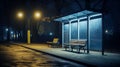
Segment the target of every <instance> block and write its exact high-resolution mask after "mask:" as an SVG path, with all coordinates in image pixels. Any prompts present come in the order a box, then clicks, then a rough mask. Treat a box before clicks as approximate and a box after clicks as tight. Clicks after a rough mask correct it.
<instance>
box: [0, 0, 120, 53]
mask: <svg viewBox="0 0 120 67" xmlns="http://www.w3.org/2000/svg"><path fill="white" fill-rule="evenodd" d="M86 9H88V10H92V11H96V12H101V13H103V15H104V17H103V22H104V28H105V30H106V29H107V30H108V31H109V33H107V34H104V35H105V36H104V38H105V39H104V40H105V49H106V50H111V51H118V52H119V49H120V17H119V16H120V2H119V0H0V26H6V27H11V28H12V29H14V30H16V31H21V30H22V31H23V32H24V36H23V38H22V40H21V39H20V40H18V41H22V42H25V41H26V35H25V34H26V30H27V29H26V27H27V26H26V25H27V23H26V22H27V20H26V19H23V20H18V19H17V17H16V12H17V11H19V10H21V11H24V12H25V13H26V15H28V14H32V12H33V11H34V10H40V11H41V12H42V14H43V18H46V17H48V18H50V19H48V20H47V19H46V21H35V20H34V19H31V26H32V28H31V30H32V33H33V32H34V33H33V34H32V35H33V36H32V38H33V39H32V42H35V43H39V42H40V43H41V42H46V41H50V40H52V38H54V37H58V38H60V39H61V24H60V23H57V22H54V21H53V19H52V18H57V17H61V16H66V15H69V14H73V13H76V12H79V11H82V10H86ZM38 23H40V26H41V27H40V28H41V29H40V30H42V32H43V33H38V29H36V27H37V25H39V24H38ZM50 32H52V33H53V35H52V36H51V35H50ZM0 33H1V32H0Z"/></svg>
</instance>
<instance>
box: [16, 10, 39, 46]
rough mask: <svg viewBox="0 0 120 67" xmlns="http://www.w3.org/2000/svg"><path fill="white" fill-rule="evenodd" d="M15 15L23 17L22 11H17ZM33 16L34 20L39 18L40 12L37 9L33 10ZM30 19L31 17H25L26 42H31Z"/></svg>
mask: <svg viewBox="0 0 120 67" xmlns="http://www.w3.org/2000/svg"><path fill="white" fill-rule="evenodd" d="M17 16H18V18H19V19H23V18H24V13H23V12H18V13H17ZM33 16H34V19H35V20H39V19H40V18H41V13H40V12H39V11H35V12H34V14H33ZM30 19H31V17H30V16H28V17H27V24H28V28H27V44H30V43H31V31H30Z"/></svg>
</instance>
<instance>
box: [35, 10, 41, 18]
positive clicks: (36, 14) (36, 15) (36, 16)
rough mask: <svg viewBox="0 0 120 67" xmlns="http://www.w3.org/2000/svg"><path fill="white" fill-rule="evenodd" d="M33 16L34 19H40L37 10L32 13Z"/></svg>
mask: <svg viewBox="0 0 120 67" xmlns="http://www.w3.org/2000/svg"><path fill="white" fill-rule="evenodd" d="M34 18H35V19H40V18H41V13H40V12H39V11H37V12H35V13H34Z"/></svg>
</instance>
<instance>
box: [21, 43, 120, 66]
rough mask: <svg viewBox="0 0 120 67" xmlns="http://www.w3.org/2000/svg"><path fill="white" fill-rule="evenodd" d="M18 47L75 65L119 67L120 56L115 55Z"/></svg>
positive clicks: (45, 46)
mask: <svg viewBox="0 0 120 67" xmlns="http://www.w3.org/2000/svg"><path fill="white" fill-rule="evenodd" d="M19 45H20V46H23V47H26V48H29V49H32V50H35V51H39V52H43V53H47V54H49V55H53V56H56V57H60V58H63V59H66V60H70V61H74V62H77V63H81V64H85V65H88V66H97V67H118V66H120V54H116V53H105V55H104V56H102V55H101V52H96V51H90V53H89V54H87V53H83V52H84V51H82V50H81V51H80V52H81V53H75V52H69V51H65V49H64V48H50V47H48V45H46V44H30V45H27V44H19Z"/></svg>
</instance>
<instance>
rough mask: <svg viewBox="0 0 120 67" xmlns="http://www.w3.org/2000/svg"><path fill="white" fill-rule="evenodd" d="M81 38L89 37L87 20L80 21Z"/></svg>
mask: <svg viewBox="0 0 120 67" xmlns="http://www.w3.org/2000/svg"><path fill="white" fill-rule="evenodd" d="M79 39H87V21H80V22H79Z"/></svg>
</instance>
